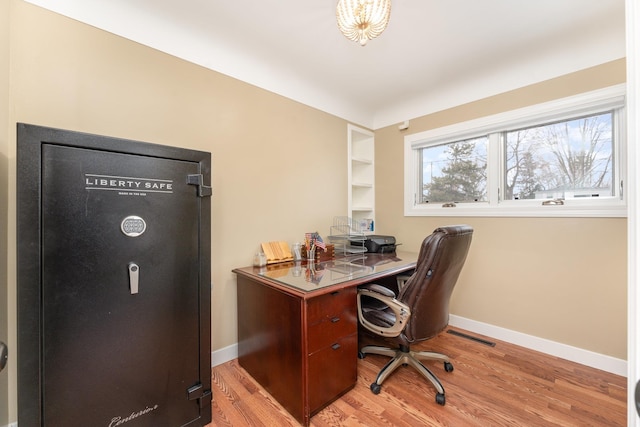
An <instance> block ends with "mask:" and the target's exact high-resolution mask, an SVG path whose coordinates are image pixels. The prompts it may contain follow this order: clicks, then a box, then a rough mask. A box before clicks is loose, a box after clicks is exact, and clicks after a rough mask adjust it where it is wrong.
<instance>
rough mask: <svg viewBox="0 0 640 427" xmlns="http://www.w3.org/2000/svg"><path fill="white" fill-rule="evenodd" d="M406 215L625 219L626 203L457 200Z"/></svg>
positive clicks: (408, 209)
mask: <svg viewBox="0 0 640 427" xmlns="http://www.w3.org/2000/svg"><path fill="white" fill-rule="evenodd" d="M404 215H405V216H440V217H442V216H448V217H538V218H626V217H627V206H626V205H624V204H623V203H619V204H606V205H604V204H603V205H600V206H593V205H589V206H585V205H584V204H580V203H567V204H565V205H555V206H540V205H536V206H533V205H531V204H530V205H528V206H513V205H509V204H505V205H500V206H489V204H487V203H477V204H475V203H473V204H472V203H469V204H467V203H464V204H463V203H460V204H457V205H456V207H449V208H446V207H442V206H440V205H437V206H436V205H431V206H426V205H419V206H411V207H405V211H404Z"/></svg>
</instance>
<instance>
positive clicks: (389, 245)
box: [350, 234, 398, 254]
mask: <svg viewBox="0 0 640 427" xmlns="http://www.w3.org/2000/svg"><path fill="white" fill-rule="evenodd" d="M364 237H365V238H364V239H351V242H350V243H351V245H352V246H364V247H365V248H367V252H373V253H379V254H383V253H384V254H387V253H392V252H395V251H396V247H397V246H398V244H396V238H395V237H393V236H380V235H377V234H372V235H369V236H364Z"/></svg>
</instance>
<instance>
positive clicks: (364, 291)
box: [358, 285, 411, 337]
mask: <svg viewBox="0 0 640 427" xmlns="http://www.w3.org/2000/svg"><path fill="white" fill-rule="evenodd" d="M375 287H380V288H382V289H385V290H386V291H388V292H384V294H382V293H380V292H376V290H372V289H375ZM389 292H390V293H391V296H389ZM363 296H367V297H371V298H374V299H377V300H378V301H382V302H383V303H385V304H386V305H387V306H388V307H389V308H390V309H391V311H393V314H394V315H395V323H394V324H393V325H392V326H390V327H386V328H385V327H384V326H380V325H376V324H374V323H371V322H369V321H368V320H367V319H365V318H364V315H363V312H362V303H361V299H362V297H363ZM410 317H411V310H410V309H409V306H407V305H406V304H403V303H401V302H400V301H398V300H397V299H396V298H395V294H394V293H393V291H391V290H389V289H387V288H385V287H383V286H380V285H366V286H365V287H362V288H359V289H358V320H360V324H361V325H362V326H364V327H365V328H367V329H368V330H370V331H371V332H373V333H376V334H378V335H382V336H383V337H397V336H398V335H400V333H401V332H402V330H403V329H404V327H405V325H406V323H407V322H408V321H409V318H410Z"/></svg>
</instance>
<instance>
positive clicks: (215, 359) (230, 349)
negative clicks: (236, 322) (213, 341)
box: [211, 344, 238, 368]
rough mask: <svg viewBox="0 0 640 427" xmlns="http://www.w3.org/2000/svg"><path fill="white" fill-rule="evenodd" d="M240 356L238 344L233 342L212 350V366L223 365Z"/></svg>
mask: <svg viewBox="0 0 640 427" xmlns="http://www.w3.org/2000/svg"><path fill="white" fill-rule="evenodd" d="M237 358H238V344H231V345H230V346H227V347H224V348H221V349H220V350H216V351H213V352H211V367H212V368H213V367H214V366H218V365H221V364H223V363H225V362H228V361H230V360H233V359H237Z"/></svg>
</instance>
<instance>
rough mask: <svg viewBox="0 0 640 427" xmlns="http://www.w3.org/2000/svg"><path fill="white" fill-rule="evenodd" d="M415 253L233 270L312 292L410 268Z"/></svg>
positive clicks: (363, 255) (356, 256)
mask: <svg viewBox="0 0 640 427" xmlns="http://www.w3.org/2000/svg"><path fill="white" fill-rule="evenodd" d="M417 259H418V254H417V253H414V252H401V251H397V252H396V253H392V254H375V253H364V254H358V255H351V256H347V257H343V258H336V259H332V260H330V261H323V262H317V263H310V264H308V263H307V262H306V261H302V262H301V261H298V262H287V263H282V264H271V265H267V266H266V267H244V268H238V269H235V270H233V271H234V272H236V273H238V274H244V275H246V276H253V277H260V278H265V279H270V280H272V281H275V282H277V283H278V284H279V285H284V286H286V287H289V288H294V289H296V290H298V291H303V292H312V291H317V290H319V289H322V288H326V287H329V286H334V285H339V284H343V283H345V282H353V283H354V284H360V283H365V282H367V281H368V280H369V279H371V280H374V279H376V278H380V277H384V276H390V275H394V274H398V273H401V272H403V271H407V270H411V269H413V268H414V267H415V265H416V260H417Z"/></svg>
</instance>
